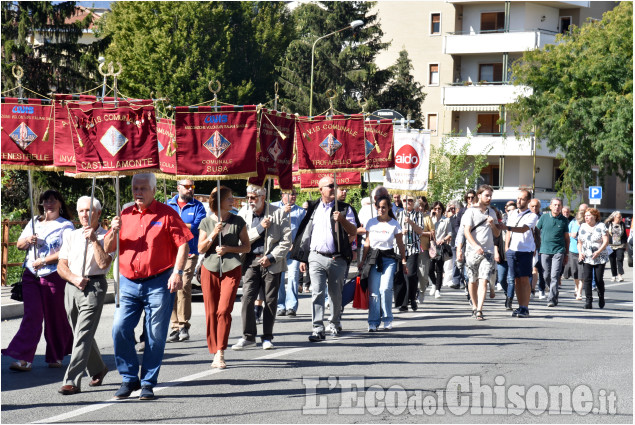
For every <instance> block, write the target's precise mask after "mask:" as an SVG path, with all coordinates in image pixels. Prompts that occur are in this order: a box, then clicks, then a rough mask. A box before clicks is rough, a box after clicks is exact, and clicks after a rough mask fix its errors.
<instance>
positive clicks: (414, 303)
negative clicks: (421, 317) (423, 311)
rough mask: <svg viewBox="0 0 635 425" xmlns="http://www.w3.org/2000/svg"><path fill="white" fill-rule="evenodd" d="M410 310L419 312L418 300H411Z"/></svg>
mask: <svg viewBox="0 0 635 425" xmlns="http://www.w3.org/2000/svg"><path fill="white" fill-rule="evenodd" d="M410 308H411V309H412V311H417V308H418V306H417V299H416V298H413V299H411V300H410Z"/></svg>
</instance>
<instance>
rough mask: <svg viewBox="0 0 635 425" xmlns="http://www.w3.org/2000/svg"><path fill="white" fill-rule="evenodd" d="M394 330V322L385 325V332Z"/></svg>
mask: <svg viewBox="0 0 635 425" xmlns="http://www.w3.org/2000/svg"><path fill="white" fill-rule="evenodd" d="M391 329H392V322H388V323H384V330H385V331H389V330H391Z"/></svg>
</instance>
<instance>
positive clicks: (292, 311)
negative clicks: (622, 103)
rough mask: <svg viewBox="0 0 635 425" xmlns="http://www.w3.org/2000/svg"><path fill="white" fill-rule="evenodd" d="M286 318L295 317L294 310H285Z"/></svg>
mask: <svg viewBox="0 0 635 425" xmlns="http://www.w3.org/2000/svg"><path fill="white" fill-rule="evenodd" d="M287 316H291V317H295V310H293V309H291V308H290V309H289V310H287Z"/></svg>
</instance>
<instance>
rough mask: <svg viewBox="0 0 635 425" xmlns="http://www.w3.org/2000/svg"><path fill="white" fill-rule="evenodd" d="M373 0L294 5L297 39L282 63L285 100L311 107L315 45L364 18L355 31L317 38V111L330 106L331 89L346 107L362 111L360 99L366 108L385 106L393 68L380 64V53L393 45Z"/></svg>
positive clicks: (300, 108)
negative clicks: (381, 100)
mask: <svg viewBox="0 0 635 425" xmlns="http://www.w3.org/2000/svg"><path fill="white" fill-rule="evenodd" d="M373 7H374V3H373V2H363V1H346V2H316V3H315V2H311V3H303V4H301V5H300V6H298V7H297V8H296V9H294V11H293V13H292V16H293V18H294V19H295V23H296V32H297V34H298V37H297V39H295V40H294V41H292V42H291V43H290V44H289V47H288V49H287V51H286V55H285V57H284V60H283V63H282V65H281V66H280V67H279V68H278V70H279V72H280V74H281V78H280V81H281V89H282V95H281V101H282V103H283V105H284V106H285V107H286V109H287V110H288V111H290V112H297V113H300V114H303V115H308V113H309V98H310V76H311V48H312V46H313V43H314V42H315V41H316V40H317V39H318V38H319V37H321V36H324V35H326V34H329V33H331V32H334V31H337V30H340V29H342V28H346V27H347V26H348V25H350V23H351V22H352V21H354V20H362V21H364V26H363V27H361V28H358V29H356V30H355V31H353V30H351V29H348V30H345V31H342V32H339V33H337V34H334V35H332V36H329V37H327V38H324V39H323V40H320V41H318V42H317V44H316V46H315V61H314V62H315V65H314V78H313V79H314V84H313V111H312V112H313V114H314V115H317V114H319V113H321V112H323V111H325V110H326V109H327V108H328V107H329V100H328V98H327V91H329V90H334V91H335V93H337V97H336V98H335V99H334V102H333V107H334V108H335V110H336V111H339V112H342V113H358V112H360V110H361V107H360V106H359V104H358V101H362V99H363V100H364V101H366V102H368V104H367V108H366V110H368V111H370V110H373V109H375V108H377V107H378V106H379V99H378V95H379V92H380V91H381V90H382V89H383V87H384V86H385V84H386V82H387V81H388V79H389V77H390V72H389V71H387V70H380V69H378V68H377V65H375V57H376V56H377V54H378V53H379V52H380V51H382V50H384V49H386V48H387V47H388V45H389V44H388V43H383V42H382V41H381V37H382V36H383V32H382V30H381V28H380V26H379V23H378V19H377V15H375V14H371V13H370V10H371V9H372V8H373Z"/></svg>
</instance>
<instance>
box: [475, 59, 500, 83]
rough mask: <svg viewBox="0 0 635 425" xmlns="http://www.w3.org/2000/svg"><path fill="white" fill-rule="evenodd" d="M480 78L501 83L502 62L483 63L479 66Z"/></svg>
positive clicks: (480, 79)
mask: <svg viewBox="0 0 635 425" xmlns="http://www.w3.org/2000/svg"><path fill="white" fill-rule="evenodd" d="M478 80H479V81H487V82H489V83H493V82H496V83H501V82H502V81H503V64H502V63H482V64H479V66H478Z"/></svg>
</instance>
